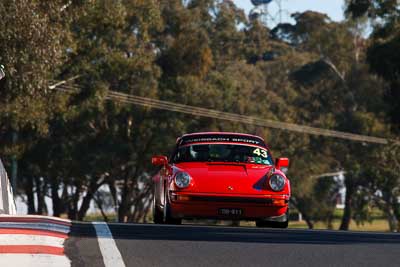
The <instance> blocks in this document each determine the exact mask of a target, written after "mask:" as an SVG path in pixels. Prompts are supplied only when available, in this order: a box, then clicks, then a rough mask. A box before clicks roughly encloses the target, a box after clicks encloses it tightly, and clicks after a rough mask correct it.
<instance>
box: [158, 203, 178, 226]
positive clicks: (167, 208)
mask: <svg viewBox="0 0 400 267" xmlns="http://www.w3.org/2000/svg"><path fill="white" fill-rule="evenodd" d="M164 209H165V212H164V214H163V215H164V223H165V224H176V225H179V224H182V219H178V218H172V217H171V215H170V214H171V212H170V211H171V208H170V205H169V202H168V201H166V203H165V207H164Z"/></svg>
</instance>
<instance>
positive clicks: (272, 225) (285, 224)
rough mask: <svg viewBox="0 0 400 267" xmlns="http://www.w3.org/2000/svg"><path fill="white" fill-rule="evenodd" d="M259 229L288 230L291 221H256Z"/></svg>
mask: <svg viewBox="0 0 400 267" xmlns="http://www.w3.org/2000/svg"><path fill="white" fill-rule="evenodd" d="M256 226H257V227H268V228H288V226H289V220H287V221H284V222H268V221H256Z"/></svg>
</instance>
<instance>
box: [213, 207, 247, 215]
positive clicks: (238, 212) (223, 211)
mask: <svg viewBox="0 0 400 267" xmlns="http://www.w3.org/2000/svg"><path fill="white" fill-rule="evenodd" d="M218 214H219V215H224V216H240V215H242V214H243V210H242V209H234V208H223V209H219V210H218Z"/></svg>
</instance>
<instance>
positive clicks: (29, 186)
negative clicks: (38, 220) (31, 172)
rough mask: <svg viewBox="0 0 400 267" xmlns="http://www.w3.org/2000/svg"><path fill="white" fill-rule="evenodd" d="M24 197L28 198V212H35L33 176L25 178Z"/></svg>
mask: <svg viewBox="0 0 400 267" xmlns="http://www.w3.org/2000/svg"><path fill="white" fill-rule="evenodd" d="M25 193H26V197H27V199H28V214H35V213H36V210H35V197H34V195H33V178H32V177H28V178H26V187H25Z"/></svg>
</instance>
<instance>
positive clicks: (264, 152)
mask: <svg viewBox="0 0 400 267" xmlns="http://www.w3.org/2000/svg"><path fill="white" fill-rule="evenodd" d="M253 154H254V155H257V156H261V157H263V158H267V157H268V154H267V150H265V149H259V148H257V149H256V150H254V151H253Z"/></svg>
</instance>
